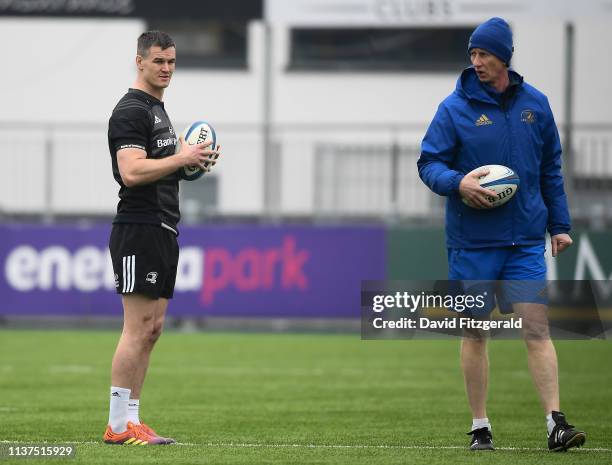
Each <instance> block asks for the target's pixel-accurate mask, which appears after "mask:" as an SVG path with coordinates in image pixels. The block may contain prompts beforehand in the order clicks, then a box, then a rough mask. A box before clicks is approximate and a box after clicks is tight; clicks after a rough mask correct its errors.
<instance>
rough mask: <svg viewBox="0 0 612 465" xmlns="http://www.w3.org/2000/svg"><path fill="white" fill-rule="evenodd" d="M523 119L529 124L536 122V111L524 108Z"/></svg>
mask: <svg viewBox="0 0 612 465" xmlns="http://www.w3.org/2000/svg"><path fill="white" fill-rule="evenodd" d="M521 121H522V122H523V123H527V124H533V123H535V122H536V115H535V111H533V110H529V109H527V110H523V111H521Z"/></svg>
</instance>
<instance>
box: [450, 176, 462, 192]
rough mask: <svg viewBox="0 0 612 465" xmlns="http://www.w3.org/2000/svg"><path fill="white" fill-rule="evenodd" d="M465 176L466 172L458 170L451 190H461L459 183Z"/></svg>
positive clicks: (452, 181)
mask: <svg viewBox="0 0 612 465" xmlns="http://www.w3.org/2000/svg"><path fill="white" fill-rule="evenodd" d="M464 177H465V174H463V173H460V172H457V173H456V174H455V175H454V176H453V178H452V179H451V185H450V188H451V191H452V192H459V184H461V180H462V179H463V178H464Z"/></svg>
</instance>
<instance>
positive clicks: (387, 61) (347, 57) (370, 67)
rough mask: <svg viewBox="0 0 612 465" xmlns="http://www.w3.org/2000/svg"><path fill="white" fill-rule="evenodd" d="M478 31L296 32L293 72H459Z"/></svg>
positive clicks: (292, 34)
mask: <svg viewBox="0 0 612 465" xmlns="http://www.w3.org/2000/svg"><path fill="white" fill-rule="evenodd" d="M473 30H474V28H473V27H456V28H450V27H444V28H384V29H383V28H379V29H376V28H367V29H366V28H357V29H353V28H351V29H329V28H320V29H310V28H303V29H302V28H298V29H293V30H292V31H291V61H290V66H289V67H290V69H292V70H300V71H301V70H313V71H343V70H347V71H348V70H350V71H354V70H357V71H359V70H361V71H393V70H397V71H453V72H454V71H458V70H461V69H463V68H465V67H466V66H468V65H469V59H468V55H467V45H468V41H469V38H470V35H471V33H472V31H473Z"/></svg>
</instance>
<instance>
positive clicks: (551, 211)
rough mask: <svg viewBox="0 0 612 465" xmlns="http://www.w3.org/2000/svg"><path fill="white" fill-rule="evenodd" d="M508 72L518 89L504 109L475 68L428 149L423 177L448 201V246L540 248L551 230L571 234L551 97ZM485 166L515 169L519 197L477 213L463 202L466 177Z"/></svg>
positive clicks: (446, 108) (421, 164)
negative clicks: (463, 182)
mask: <svg viewBox="0 0 612 465" xmlns="http://www.w3.org/2000/svg"><path fill="white" fill-rule="evenodd" d="M509 73H510V81H511V83H513V85H514V86H516V88H514V89H512V90H513V91H514V94H513V95H512V97H510V98H509V100H508V101H507V102H506V104H505V105H502V104H500V103H499V102H498V100H499V99H496V98H494V96H492V95H491V94H490V93H489V92H487V91H486V90H485V88H484V86H483V84H481V83H480V81H479V79H478V76H477V75H476V72H475V71H474V69H473V68H472V67H470V68H467V69H465V70H464V71H463V73H462V74H461V76H460V77H459V79H458V81H457V87H456V89H455V91H454V92H453V93H452V94H451V95H449V96H448V97H447V98H446V99H445V100H444V101H443V102H442V103H441V104H440V106H439V107H438V111H437V112H436V115H435V116H434V119H433V121H432V122H431V124H430V126H429V129H428V130H427V133H426V134H425V138H424V139H423V142H422V144H421V156H420V158H419V161H418V162H417V165H418V168H419V175H420V177H421V179H422V180H423V182H424V183H425V184H427V186H428V187H429V188H430V189H431V190H432V191H434V192H435V193H436V194H439V195H443V196H446V197H447V202H446V242H447V246H448V247H453V248H482V247H504V246H511V245H532V244H541V243H543V242H544V237H545V233H546V229H548V231H549V232H550V234H551V235H555V234H560V233H565V232H568V231H569V230H570V217H569V212H568V208H567V197H566V195H565V191H564V189H563V176H562V174H561V144H560V141H559V133H558V131H557V126H556V124H555V120H554V117H553V114H552V110H551V109H550V105H549V103H548V99H547V98H546V96H545V95H544V94H542V93H541V92H539V91H538V90H537V89H535V88H534V87H532V86H530V85H529V84H527V83H525V82H523V78H522V77H521V76H520V75H518V74H517V73H516V72H514V71H512V70H510V71H509ZM483 115H484V118H483ZM483 165H504V166H508V167H510V168H511V169H512V170H514V172H515V173H517V174H518V176H519V178H520V181H521V183H520V187H519V189H518V191H517V193H516V194H515V196H514V197H513V198H512V199H511V200H510V201H509V202H507V203H506V204H504V205H502V206H500V207H497V208H492V209H487V210H478V209H475V208H471V207H468V206H467V205H465V204H464V203H463V202H462V201H461V197H460V195H459V183H460V182H461V179H463V177H464V176H465V174H467V173H469V172H470V171H472V170H473V169H475V168H478V167H480V166H483Z"/></svg>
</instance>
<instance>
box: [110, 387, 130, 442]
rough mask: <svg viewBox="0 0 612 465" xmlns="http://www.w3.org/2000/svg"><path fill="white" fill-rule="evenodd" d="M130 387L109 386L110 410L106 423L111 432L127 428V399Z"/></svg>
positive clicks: (128, 398) (121, 431)
mask: <svg viewBox="0 0 612 465" xmlns="http://www.w3.org/2000/svg"><path fill="white" fill-rule="evenodd" d="M130 392H131V389H127V388H121V387H116V386H111V388H110V411H109V414H108V424H109V425H110V427H111V429H112V430H113V433H123V432H124V431H125V430H127V421H128V401H129V400H130Z"/></svg>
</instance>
